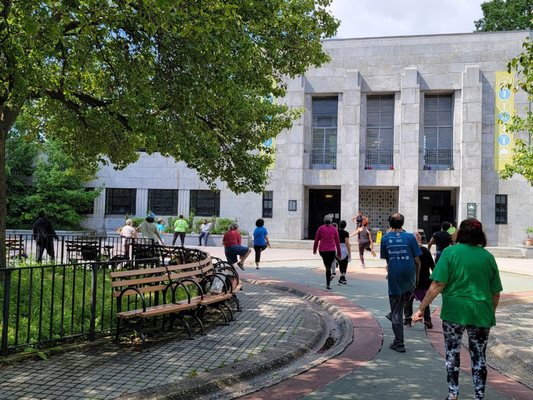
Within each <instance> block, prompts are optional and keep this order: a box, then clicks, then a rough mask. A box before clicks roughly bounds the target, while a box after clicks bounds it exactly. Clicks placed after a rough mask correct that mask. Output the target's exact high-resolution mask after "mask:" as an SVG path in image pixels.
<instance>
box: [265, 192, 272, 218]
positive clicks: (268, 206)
mask: <svg viewBox="0 0 533 400" xmlns="http://www.w3.org/2000/svg"><path fill="white" fill-rule="evenodd" d="M273 199H274V194H273V192H272V191H271V190H268V191H266V192H263V218H272V208H273Z"/></svg>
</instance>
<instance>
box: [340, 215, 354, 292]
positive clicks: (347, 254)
mask: <svg viewBox="0 0 533 400" xmlns="http://www.w3.org/2000/svg"><path fill="white" fill-rule="evenodd" d="M339 242H340V244H341V257H340V259H339V272H340V274H341V276H340V277H339V282H338V283H339V285H346V284H347V283H348V282H347V281H346V270H347V269H348V263H349V262H350V260H351V254H352V250H351V247H350V234H349V233H348V231H346V221H344V220H342V221H341V222H340V223H339Z"/></svg>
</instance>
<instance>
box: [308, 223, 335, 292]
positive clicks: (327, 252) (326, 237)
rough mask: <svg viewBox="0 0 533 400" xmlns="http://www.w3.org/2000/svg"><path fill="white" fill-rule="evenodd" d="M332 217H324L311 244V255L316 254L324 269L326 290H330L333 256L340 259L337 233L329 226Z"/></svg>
mask: <svg viewBox="0 0 533 400" xmlns="http://www.w3.org/2000/svg"><path fill="white" fill-rule="evenodd" d="M332 220H333V217H332V216H331V215H330V214H328V215H326V216H325V217H324V225H321V226H320V228H318V230H317V231H316V235H315V243H314V244H313V254H316V251H317V249H318V252H319V254H320V257H322V260H323V261H324V267H326V284H327V286H326V289H327V290H331V286H330V282H331V264H332V263H333V261H334V260H335V255H337V257H338V258H339V259H340V258H341V243H340V241H339V231H338V230H337V229H336V228H335V227H333V226H332V225H331V222H332Z"/></svg>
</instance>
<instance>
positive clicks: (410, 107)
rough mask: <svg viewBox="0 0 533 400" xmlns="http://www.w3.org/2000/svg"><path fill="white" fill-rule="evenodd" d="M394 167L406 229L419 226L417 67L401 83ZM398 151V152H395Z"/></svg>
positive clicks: (418, 89) (418, 84)
mask: <svg viewBox="0 0 533 400" xmlns="http://www.w3.org/2000/svg"><path fill="white" fill-rule="evenodd" d="M394 149H395V152H394V168H398V167H399V168H400V182H401V183H400V187H399V191H398V211H399V212H401V213H402V214H403V215H404V216H405V225H404V227H405V229H406V230H409V231H414V230H415V229H417V228H418V179H419V158H420V83H419V79H418V69H417V68H416V67H408V68H405V70H404V73H403V75H402V83H401V121H400V143H395V144H394ZM396 150H398V151H396Z"/></svg>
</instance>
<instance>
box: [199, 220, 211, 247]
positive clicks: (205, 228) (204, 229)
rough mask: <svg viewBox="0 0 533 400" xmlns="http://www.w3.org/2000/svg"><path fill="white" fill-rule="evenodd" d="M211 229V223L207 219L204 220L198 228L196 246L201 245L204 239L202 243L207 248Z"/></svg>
mask: <svg viewBox="0 0 533 400" xmlns="http://www.w3.org/2000/svg"><path fill="white" fill-rule="evenodd" d="M211 229H213V222H211V221H208V220H207V219H204V223H203V224H202V225H201V226H200V236H198V246H201V245H202V239H204V243H205V245H206V246H207V239H209V234H210V233H211Z"/></svg>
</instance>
